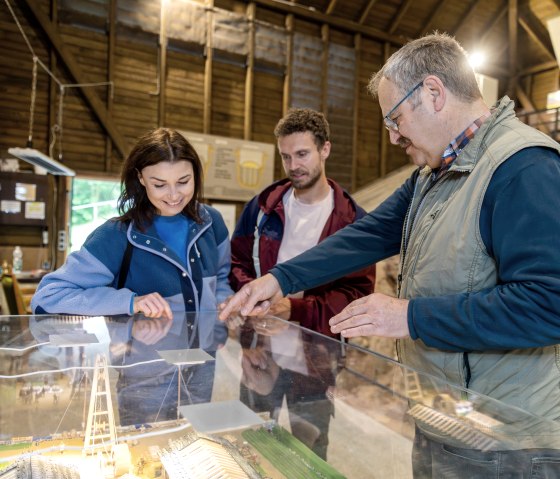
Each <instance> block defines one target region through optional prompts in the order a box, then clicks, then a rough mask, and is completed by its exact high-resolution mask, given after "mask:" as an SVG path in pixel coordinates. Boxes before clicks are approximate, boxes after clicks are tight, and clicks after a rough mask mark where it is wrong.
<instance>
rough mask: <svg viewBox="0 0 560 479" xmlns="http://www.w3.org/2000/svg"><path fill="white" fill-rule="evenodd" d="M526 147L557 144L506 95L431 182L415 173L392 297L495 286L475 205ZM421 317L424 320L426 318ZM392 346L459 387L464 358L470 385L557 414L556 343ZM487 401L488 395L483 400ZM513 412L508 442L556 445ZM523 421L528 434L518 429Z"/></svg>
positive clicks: (545, 431)
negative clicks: (472, 348) (479, 348)
mask: <svg viewBox="0 0 560 479" xmlns="http://www.w3.org/2000/svg"><path fill="white" fill-rule="evenodd" d="M529 146H544V147H548V148H553V149H556V150H557V151H559V152H560V145H559V144H558V143H556V142H554V141H553V140H552V139H551V138H549V137H548V136H546V135H544V134H542V133H541V132H539V131H537V130H535V129H533V128H530V127H528V126H527V125H524V124H523V123H521V122H520V121H519V120H517V119H516V118H515V114H514V112H513V102H512V101H511V100H509V98H507V97H505V98H504V99H502V100H501V102H500V103H499V104H498V105H497V108H496V110H495V111H494V112H493V114H492V116H491V117H490V118H489V119H488V120H486V121H485V122H484V124H483V125H482V126H481V128H480V129H479V130H478V131H477V133H476V135H475V136H474V138H473V139H472V140H471V141H470V142H469V143H468V145H467V146H466V147H465V149H464V150H463V151H462V152H461V153H460V155H459V156H458V157H457V159H456V160H455V162H454V163H453V165H452V166H451V168H450V170H449V172H448V173H446V174H445V176H444V177H443V178H442V179H440V180H439V181H438V182H436V184H435V185H434V186H433V187H432V188H431V189H428V185H429V183H430V180H429V175H430V173H431V172H430V170H429V169H428V168H426V169H424V170H423V171H422V172H421V174H420V176H419V179H418V184H417V187H416V191H415V194H414V198H413V201H412V204H411V209H410V211H409V217H408V218H407V221H406V222H405V241H403V249H402V251H401V272H402V278H403V281H402V284H401V287H400V291H399V297H402V298H415V297H429V296H439V295H446V294H454V293H464V292H476V291H480V290H482V289H484V288H489V287H494V286H496V284H497V268H496V264H495V262H494V259H493V258H491V257H490V256H489V255H488V253H487V252H486V249H485V247H484V244H483V242H482V239H481V236H480V231H479V216H480V209H481V205H482V201H483V199H484V195H485V193H486V189H487V187H488V184H489V182H490V179H491V178H492V175H493V174H494V172H495V170H496V169H497V168H498V167H499V166H500V165H501V164H502V163H503V162H504V161H506V160H507V159H508V158H509V157H510V156H512V155H513V154H515V153H516V152H518V151H520V150H521V149H523V148H527V147H529ZM426 191H427V193H425V192H426ZM424 193H425V195H424ZM411 218H414V221H413V222H412V220H411ZM410 224H412V228H411V231H410V233H408V232H407V231H406V228H409V229H410V226H409V225H410ZM407 237H408V240H406V238H407ZM423 320H426V321H429V318H423ZM504 334H507V331H504ZM397 349H398V353H399V358H400V360H401V361H402V362H403V363H404V364H406V365H409V366H412V367H413V368H415V369H417V370H419V371H423V372H427V373H429V374H431V375H433V376H435V378H439V379H440V380H441V381H442V382H443V381H446V382H451V383H454V384H456V385H459V386H462V387H466V385H467V384H466V372H467V369H466V364H467V360H468V365H469V367H470V374H471V378H470V382H469V384H468V387H469V389H470V390H472V391H476V392H479V393H482V394H484V395H487V396H490V397H491V398H494V399H497V400H499V401H503V402H504V403H507V404H509V405H512V406H514V407H517V408H520V409H522V410H523V411H529V412H531V413H533V414H535V415H538V416H541V417H544V418H547V419H552V420H555V419H557V418H560V369H559V361H560V360H559V359H558V358H560V351H559V348H558V346H551V347H544V348H535V349H523V350H513V351H485V352H484V353H478V352H474V353H469V354H468V356H465V355H464V354H463V353H456V352H445V351H441V350H437V349H434V348H430V347H427V346H426V345H425V344H424V343H423V342H422V341H421V340H415V341H413V340H412V339H410V338H407V339H403V340H400V341H398V344H397ZM421 382H422V383H423V387H424V390H425V392H427V393H428V394H429V393H430V391H434V392H436V391H437V390H439V389H440V387H441V385H442V382H441V383H440V384H439V385H438V386H435V384H436V383H437V382H438V381H437V380H436V379H434V380H433V381H427V382H426V381H421ZM478 401H479V403H480V400H478ZM490 404H491V401H488V404H487V406H486V407H489V405H490ZM496 407H498V406H496ZM482 409H484V408H482ZM518 416H519V417H518V418H517V419H515V420H514V423H515V425H514V426H513V427H512V430H510V431H509V433H508V435H516V436H519V437H517V438H516V440H515V441H514V443H513V445H512V447H513V448H518V447H519V448H528V447H560V437H559V434H560V432H559V431H556V432H553V431H551V430H550V429H551V428H550V427H549V425H546V424H544V425H542V426H537V425H536V423H535V422H533V420H530V419H529V418H526V417H525V418H522V416H523V414H522V413H520V414H519V415H518ZM528 423H531V424H530V425H529V424H528ZM559 426H560V425H559ZM527 428H529V429H530V430H531V433H530V434H526V432H527V431H525V432H524V433H521V432H519V431H518V430H519V429H527ZM553 444H554V445H553Z"/></svg>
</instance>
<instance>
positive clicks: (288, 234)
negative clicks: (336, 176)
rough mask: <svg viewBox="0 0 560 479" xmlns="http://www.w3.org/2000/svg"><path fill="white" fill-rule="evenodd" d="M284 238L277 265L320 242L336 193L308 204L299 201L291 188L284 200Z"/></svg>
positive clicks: (331, 192)
mask: <svg viewBox="0 0 560 479" xmlns="http://www.w3.org/2000/svg"><path fill="white" fill-rule="evenodd" d="M282 202H283V203H284V213H285V223H284V236H283V237H282V243H281V244H280V250H279V251H278V260H277V263H283V262H284V261H288V260H289V259H292V258H293V257H294V256H297V255H298V254H300V253H303V252H304V251H307V250H308V249H309V248H312V247H313V246H315V245H316V244H317V243H318V242H319V237H320V236H321V233H322V232H323V228H324V227H325V223H326V222H327V219H328V218H329V216H330V214H331V213H332V210H333V209H334V191H333V189H332V188H330V193H329V194H328V195H327V196H325V199H323V200H321V201H319V202H318V203H313V204H306V203H302V202H300V201H298V199H297V198H296V196H295V194H294V189H293V188H290V189H289V190H288V191H287V192H286V194H285V195H284V198H282Z"/></svg>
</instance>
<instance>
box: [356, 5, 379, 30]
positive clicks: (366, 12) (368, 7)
mask: <svg viewBox="0 0 560 479" xmlns="http://www.w3.org/2000/svg"><path fill="white" fill-rule="evenodd" d="M376 2H377V0H369V2H368V4H367V5H366V6H365V8H364V9H363V10H362V13H361V14H360V19H359V20H358V23H359V24H360V25H363V24H364V22H365V21H366V19H367V17H368V16H369V12H371V9H372V7H373V6H374V5H375V3H376Z"/></svg>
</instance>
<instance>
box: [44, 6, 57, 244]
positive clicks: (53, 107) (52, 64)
mask: <svg viewBox="0 0 560 479" xmlns="http://www.w3.org/2000/svg"><path fill="white" fill-rule="evenodd" d="M50 7H51V8H50V20H51V22H52V23H53V24H55V25H56V24H57V23H58V1H57V0H51V5H50ZM49 68H50V70H51V72H54V71H56V53H55V51H54V50H53V49H52V48H50V49H49ZM58 91H59V88H58V84H57V83H56V82H55V81H54V79H53V78H52V77H51V76H50V75H49V100H48V101H49V131H48V134H47V140H48V141H47V145H50V142H51V141H52V139H51V135H53V128H54V126H55V125H56V123H57V111H58V108H57V101H56V98H57V95H58ZM49 150H50V148H49ZM47 154H48V155H49V156H50V155H51V152H50V151H47ZM52 154H53V155H54V151H53V152H52ZM53 238H54V237H53ZM49 244H50V243H49Z"/></svg>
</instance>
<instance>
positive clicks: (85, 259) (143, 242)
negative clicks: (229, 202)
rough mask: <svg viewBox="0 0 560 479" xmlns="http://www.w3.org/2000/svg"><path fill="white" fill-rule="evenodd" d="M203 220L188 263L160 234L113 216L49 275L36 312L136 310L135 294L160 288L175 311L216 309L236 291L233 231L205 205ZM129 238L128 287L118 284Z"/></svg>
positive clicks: (192, 236)
mask: <svg viewBox="0 0 560 479" xmlns="http://www.w3.org/2000/svg"><path fill="white" fill-rule="evenodd" d="M200 215H201V217H202V220H203V222H202V224H197V223H195V222H192V224H191V229H190V231H189V243H188V245H187V264H186V265H184V264H182V263H181V261H180V260H179V258H178V256H177V255H176V254H175V253H174V252H173V251H172V250H171V248H169V247H168V246H167V245H165V244H164V243H163V242H162V241H161V239H160V238H159V237H158V235H157V233H156V230H155V227H154V225H151V226H150V227H149V228H147V230H146V231H145V232H142V231H140V230H139V229H138V228H137V227H136V226H135V225H134V224H128V223H123V222H121V221H117V220H115V219H112V220H109V221H107V222H106V223H104V224H103V225H101V226H100V227H99V228H97V229H96V230H95V231H94V232H93V233H91V235H90V236H89V237H88V238H87V239H86V242H85V243H84V245H83V247H82V248H81V249H80V250H79V251H77V252H75V253H72V254H70V255H69V256H68V258H67V260H66V263H65V264H64V265H63V266H62V267H61V268H59V269H57V270H56V271H54V272H52V273H49V274H48V275H46V276H45V277H44V278H43V279H42V281H41V283H40V284H39V287H38V289H37V292H36V293H35V295H34V296H33V299H32V302H31V306H32V308H33V311H34V312H35V313H66V314H79V315H117V314H130V313H131V304H132V298H133V296H134V295H135V294H136V295H139V296H143V295H145V294H149V293H153V292H158V293H160V294H161V295H162V296H163V297H164V298H165V299H166V300H167V301H168V302H169V304H170V306H171V309H172V311H173V313H174V314H177V313H184V312H188V311H198V312H201V311H216V309H217V304H218V303H220V302H221V301H223V300H225V299H226V298H227V297H228V296H229V295H231V294H232V291H231V289H230V287H229V283H228V274H229V270H230V263H231V256H230V244H229V239H228V231H227V228H226V226H225V223H224V221H223V218H222V217H221V215H220V213H218V211H216V210H215V209H213V208H212V207H210V206H207V205H200ZM127 242H130V243H131V244H132V245H133V250H132V258H131V261H130V268H129V272H128V275H127V277H126V281H125V283H124V287H123V288H122V289H116V288H117V284H118V275H119V272H120V270H121V265H122V261H123V257H124V254H125V250H126V246H127Z"/></svg>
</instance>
